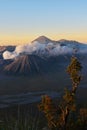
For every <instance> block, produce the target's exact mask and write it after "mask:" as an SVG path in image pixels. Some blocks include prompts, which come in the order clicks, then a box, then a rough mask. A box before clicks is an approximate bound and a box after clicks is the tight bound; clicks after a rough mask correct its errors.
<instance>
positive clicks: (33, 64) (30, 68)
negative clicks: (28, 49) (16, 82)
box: [4, 55, 46, 75]
mask: <svg viewBox="0 0 87 130" xmlns="http://www.w3.org/2000/svg"><path fill="white" fill-rule="evenodd" d="M45 62H46V60H45V59H43V58H41V57H39V56H36V55H21V56H20V57H17V58H15V59H14V61H13V62H12V63H11V64H8V65H6V66H5V67H4V72H5V73H7V74H18V75H21V74H22V75H28V74H40V72H42V69H43V68H44V67H43V66H44V64H45Z"/></svg>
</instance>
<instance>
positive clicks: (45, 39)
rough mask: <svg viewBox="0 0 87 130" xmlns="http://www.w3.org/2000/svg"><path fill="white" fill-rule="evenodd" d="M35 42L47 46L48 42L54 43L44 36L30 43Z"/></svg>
mask: <svg viewBox="0 0 87 130" xmlns="http://www.w3.org/2000/svg"><path fill="white" fill-rule="evenodd" d="M35 41H37V42H39V43H42V44H47V43H49V42H54V41H53V40H51V39H49V38H47V37H46V36H40V37H38V38H36V39H35V40H34V41H32V42H35Z"/></svg>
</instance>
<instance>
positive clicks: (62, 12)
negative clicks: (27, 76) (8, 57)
mask: <svg viewBox="0 0 87 130" xmlns="http://www.w3.org/2000/svg"><path fill="white" fill-rule="evenodd" d="M41 35H45V36H47V37H48V38H51V39H54V40H59V39H72V40H77V41H80V42H85V43H87V0H0V45H2V44H23V43H27V42H30V41H32V40H34V39H35V38H37V37H38V36H41Z"/></svg>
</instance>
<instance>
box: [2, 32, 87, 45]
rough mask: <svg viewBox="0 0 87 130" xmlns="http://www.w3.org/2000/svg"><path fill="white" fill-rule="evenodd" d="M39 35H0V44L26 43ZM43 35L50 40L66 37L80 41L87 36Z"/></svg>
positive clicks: (86, 41)
mask: <svg viewBox="0 0 87 130" xmlns="http://www.w3.org/2000/svg"><path fill="white" fill-rule="evenodd" d="M39 36H41V35H38V34H37V35H26V36H22V35H21V36H10V35H9V36H2V37H0V45H18V44H26V43H29V42H31V41H33V40H35V39H36V38H37V37H39ZM44 36H46V37H48V38H49V39H51V40H56V41H57V40H60V39H67V40H75V41H78V42H82V43H87V36H86V34H75V33H74V34H62V33H61V34H55V35H53V34H50V35H49V34H45V35H44Z"/></svg>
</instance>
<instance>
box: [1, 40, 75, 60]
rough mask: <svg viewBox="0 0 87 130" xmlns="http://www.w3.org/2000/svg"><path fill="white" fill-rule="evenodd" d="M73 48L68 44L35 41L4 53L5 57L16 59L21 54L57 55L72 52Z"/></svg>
mask: <svg viewBox="0 0 87 130" xmlns="http://www.w3.org/2000/svg"><path fill="white" fill-rule="evenodd" d="M72 52H73V48H72V47H71V48H70V47H68V46H61V45H60V44H54V43H48V44H41V43H39V42H36V41H35V42H33V43H29V44H26V45H18V46H16V48H15V50H14V51H13V52H9V51H5V52H4V53H3V58H4V59H14V58H16V57H18V56H20V54H37V55H43V56H44V55H45V56H55V55H60V54H67V53H72Z"/></svg>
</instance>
